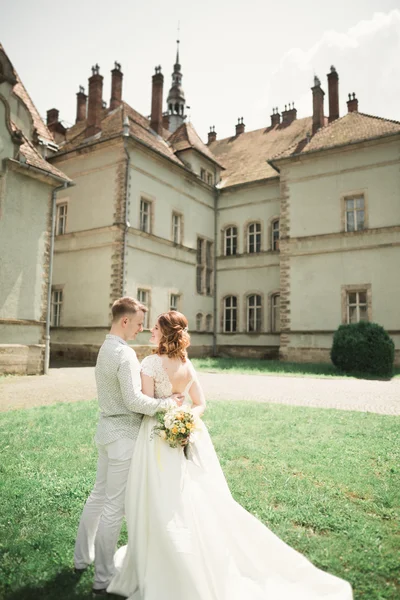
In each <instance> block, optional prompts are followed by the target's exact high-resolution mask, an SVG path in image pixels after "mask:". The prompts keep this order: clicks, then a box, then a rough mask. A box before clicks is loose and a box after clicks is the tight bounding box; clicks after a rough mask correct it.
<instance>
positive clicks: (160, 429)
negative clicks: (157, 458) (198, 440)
mask: <svg viewBox="0 0 400 600" xmlns="http://www.w3.org/2000/svg"><path fill="white" fill-rule="evenodd" d="M155 416H156V419H157V421H158V425H155V426H154V427H153V433H154V434H155V435H159V436H160V437H161V438H162V439H164V440H165V441H166V442H168V444H169V445H170V446H171V448H179V446H186V445H187V443H188V442H190V441H191V436H192V434H193V432H194V430H195V429H196V424H195V420H194V416H193V413H192V412H191V410H190V409H188V408H183V407H178V406H175V407H174V408H170V409H169V410H167V411H165V412H158V413H157V414H156V415H155Z"/></svg>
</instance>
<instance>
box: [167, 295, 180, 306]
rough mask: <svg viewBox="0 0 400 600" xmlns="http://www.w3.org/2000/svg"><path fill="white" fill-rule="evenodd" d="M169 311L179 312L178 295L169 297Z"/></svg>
mask: <svg viewBox="0 0 400 600" xmlns="http://www.w3.org/2000/svg"><path fill="white" fill-rule="evenodd" d="M169 310H179V294H171V295H170V297H169Z"/></svg>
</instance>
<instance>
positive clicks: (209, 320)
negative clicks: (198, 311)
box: [206, 315, 213, 333]
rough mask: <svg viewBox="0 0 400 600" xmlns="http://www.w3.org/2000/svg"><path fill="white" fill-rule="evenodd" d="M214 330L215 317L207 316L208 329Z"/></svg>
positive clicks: (209, 330)
mask: <svg viewBox="0 0 400 600" xmlns="http://www.w3.org/2000/svg"><path fill="white" fill-rule="evenodd" d="M212 330H213V318H212V315H207V316H206V331H208V333H210V332H211V331H212Z"/></svg>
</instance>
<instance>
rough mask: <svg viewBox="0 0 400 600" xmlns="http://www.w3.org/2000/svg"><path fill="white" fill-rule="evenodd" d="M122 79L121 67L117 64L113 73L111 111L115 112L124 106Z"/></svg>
mask: <svg viewBox="0 0 400 600" xmlns="http://www.w3.org/2000/svg"><path fill="white" fill-rule="evenodd" d="M122 78H123V74H122V71H121V65H120V63H117V62H115V63H114V68H113V70H112V71H111V100H110V110H114V108H118V106H120V105H121V104H122Z"/></svg>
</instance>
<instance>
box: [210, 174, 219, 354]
mask: <svg viewBox="0 0 400 600" xmlns="http://www.w3.org/2000/svg"><path fill="white" fill-rule="evenodd" d="M216 185H217V169H216V167H214V186H215V187H214V190H215V192H214V199H215V204H214V298H213V300H214V306H213V314H214V316H213V352H212V353H213V356H217V234H218V221H217V219H218V198H219V190H218V189H217V187H216Z"/></svg>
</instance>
